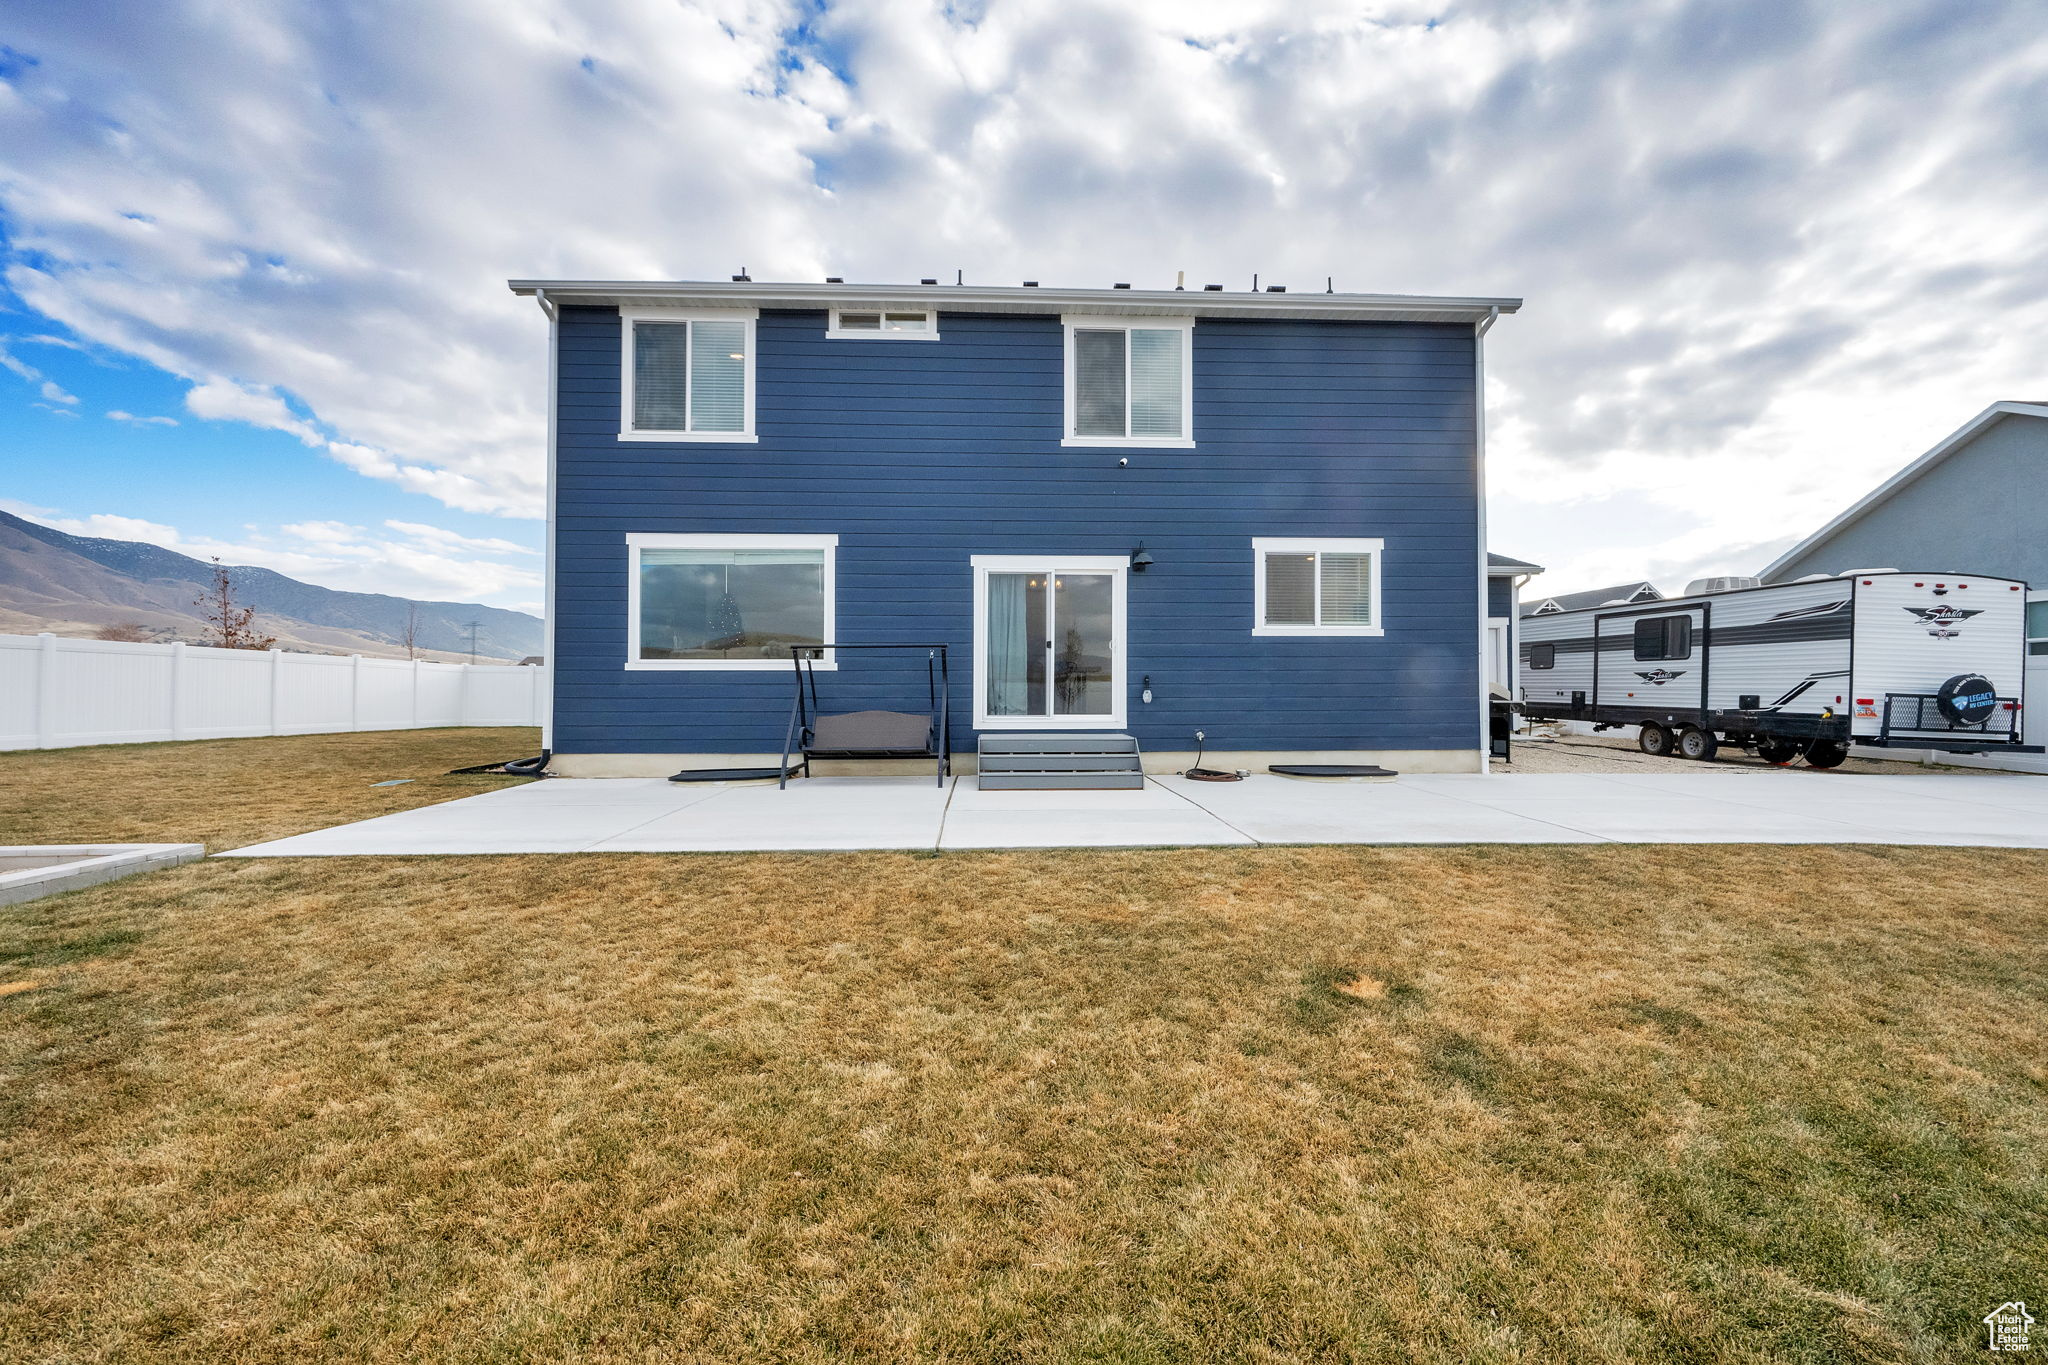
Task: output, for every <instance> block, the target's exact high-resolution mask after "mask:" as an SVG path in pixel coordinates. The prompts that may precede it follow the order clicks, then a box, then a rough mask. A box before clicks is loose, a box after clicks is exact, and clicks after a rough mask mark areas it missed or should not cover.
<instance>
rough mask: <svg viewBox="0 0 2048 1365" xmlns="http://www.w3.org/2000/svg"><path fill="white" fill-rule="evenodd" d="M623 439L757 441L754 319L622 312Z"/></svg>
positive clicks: (742, 314) (748, 315)
mask: <svg viewBox="0 0 2048 1365" xmlns="http://www.w3.org/2000/svg"><path fill="white" fill-rule="evenodd" d="M619 321H620V330H621V331H622V332H623V334H624V335H623V338H622V340H623V342H624V354H623V356H622V357H621V359H620V384H619V391H620V400H621V401H620V409H621V411H620V425H619V435H620V437H621V438H623V439H625V440H638V441H752V440H754V439H755V436H754V314H753V313H752V312H751V311H742V310H737V309H734V310H728V311H722V312H703V313H686V312H682V311H679V310H676V309H657V308H644V309H641V308H622V309H620V310H619Z"/></svg>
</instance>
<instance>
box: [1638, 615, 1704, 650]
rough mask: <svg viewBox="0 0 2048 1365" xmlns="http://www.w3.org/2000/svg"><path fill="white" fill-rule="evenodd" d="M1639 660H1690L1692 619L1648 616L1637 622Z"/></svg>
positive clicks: (1687, 617) (1686, 617)
mask: <svg viewBox="0 0 2048 1365" xmlns="http://www.w3.org/2000/svg"><path fill="white" fill-rule="evenodd" d="M1636 657H1637V658H1638V659H1690V658H1691V657H1692V617H1690V616H1646V617H1644V618H1643V619H1642V620H1640V621H1637V622H1636Z"/></svg>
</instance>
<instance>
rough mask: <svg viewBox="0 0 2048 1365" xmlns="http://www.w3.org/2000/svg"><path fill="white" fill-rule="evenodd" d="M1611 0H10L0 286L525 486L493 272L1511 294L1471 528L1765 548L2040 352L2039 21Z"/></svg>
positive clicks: (532, 345)
mask: <svg viewBox="0 0 2048 1365" xmlns="http://www.w3.org/2000/svg"><path fill="white" fill-rule="evenodd" d="M1620 13H1621V12H1620V11H1617V10H1616V9H1614V8H1613V7H1611V6H1610V5H1606V4H1602V3H1598V2H1597V0H1560V2H1559V3H1555V4H1550V5H1544V6H1531V5H1523V4H1511V3H1508V2H1507V0H1471V2H1470V3H1464V4H1460V5H1455V6H1443V5H1440V4H1430V5H1423V4H1420V3H1409V0H1389V2H1387V3H1379V4H1375V5H1372V6H1370V7H1369V8H1362V7H1360V6H1358V5H1356V4H1354V3H1352V2H1351V0H1232V2H1231V3H1227V4H1226V3H1223V0H1114V2H1112V0H1070V3H1065V4H1061V5H1057V6H1033V5H1008V6H1000V5H996V6H988V5H973V4H954V5H944V6H940V5H931V6H915V5H903V4H895V3H888V2H887V0H843V2H842V3H837V4H834V5H831V6H829V7H825V8H823V9H822V11H819V10H816V9H814V7H813V6H812V5H810V4H808V3H799V0H699V3H694V4H673V5H672V4H657V3H653V0H645V2H644V3H628V4H624V5H620V6H615V7H606V8H605V10H604V11H603V17H602V18H599V17H595V15H596V12H594V11H591V10H588V9H586V8H583V7H576V6H571V5H568V4H566V3H563V2H562V0H508V2H507V3H496V2H495V0H491V2H487V0H455V2H454V3H450V4H446V5H437V6H431V7H420V8H418V9H416V10H415V11H409V12H408V19H407V22H406V23H405V24H403V25H391V24H389V23H386V22H383V21H381V20H379V19H378V18H376V17H374V16H373V15H371V14H369V13H368V12H364V13H362V14H357V13H356V12H354V11H350V10H348V9H346V8H343V9H341V10H334V9H331V8H326V7H319V8H315V7H307V6H296V7H295V6H289V5H287V6H281V7H274V8H260V9H252V8H250V7H246V6H219V5H215V4H211V3H206V2H205V0H156V2H155V3H149V4H144V3H141V0H130V3H128V4H126V5H122V6H117V7H115V9H114V10H113V11H111V12H107V13H98V12H95V13H92V14H86V12H85V11H81V10H79V9H77V8H76V7H44V8H40V9H38V8H34V7H31V8H29V9H26V10H24V11H22V12H21V13H20V14H17V15H15V16H13V18H14V29H15V30H17V32H16V33H15V34H12V35H11V36H10V43H11V44H12V45H13V46H15V47H16V48H18V49H20V50H23V51H27V52H30V53H32V54H33V55H34V56H36V57H37V58H38V59H39V62H40V64H39V65H37V66H35V67H33V68H28V69H25V70H24V71H23V72H22V73H21V74H19V75H18V76H17V77H15V78H14V83H13V85H12V86H11V87H5V88H6V89H8V90H9V95H8V97H7V98H6V99H0V201H4V206H5V208H6V210H7V213H8V221H9V230H10V234H11V236H12V240H13V241H14V243H15V245H16V247H17V248H18V250H19V251H20V252H21V253H23V254H21V255H19V256H18V257H17V259H16V260H15V262H14V264H13V266H12V267H11V269H10V270H9V272H8V276H7V278H8V281H9V283H10V284H11V285H12V286H13V287H14V288H15V289H16V290H17V291H18V292H19V293H20V295H21V296H22V298H23V299H24V300H25V301H26V302H27V303H29V304H30V305H31V306H33V307H34V308H36V309H38V310H40V311H41V312H43V313H44V314H46V315H48V316H49V317H52V318H54V319H57V320H59V321H61V322H63V323H64V324H66V325H67V326H68V327H70V328H71V329H73V330H74V331H75V332H76V333H77V334H78V335H79V336H81V337H83V338H85V339H86V340H87V341H89V342H91V343H94V344H97V345H104V346H108V347H112V348H115V349H118V350H121V351H126V352H129V353H132V354H135V355H138V356H141V357H142V358H144V359H146V360H148V361H150V362H151V363H153V364H156V365H159V366H162V367H163V368H165V369H168V370H170V371H172V372H174V373H176V374H179V375H182V376H185V377H186V378H187V379H189V380H190V381H191V382H192V384H193V385H194V387H193V390H192V394H191V396H190V397H189V398H188V400H187V406H188V408H189V410H190V411H191V412H192V413H193V414H194V415H196V416H201V417H205V418H208V419H211V420H234V421H242V422H250V423H254V424H256V425H259V426H264V427H268V428H272V429H275V430H278V431H281V432H285V433H287V434H289V435H291V436H293V437H294V438H295V439H297V440H299V441H301V442H304V443H305V444H306V445H307V446H308V447H309V448H310V449H315V450H319V451H321V452H323V453H324V454H325V455H327V456H328V457H329V458H332V459H335V460H337V461H340V462H341V463H343V464H344V465H346V466H347V467H349V468H351V469H354V470H356V471H357V472H359V473H362V474H364V475H365V476H367V477H371V478H376V479H381V480H387V481H390V482H391V483H393V484H394V485H396V486H398V487H400V488H403V489H407V490H410V491H414V492H419V493H423V494H427V495H429V496H432V497H435V498H438V499H440V500H441V501H443V502H444V503H446V504H448V505H449V506H452V507H456V508H460V509H462V510H465V511H483V512H497V513H505V514H512V515H533V514H535V513H536V512H537V511H538V509H539V505H540V498H541V479H542V469H543V464H542V458H541V455H542V452H541V443H542V440H543V431H544V413H543V412H542V411H541V408H542V404H543V401H544V378H543V374H544V371H543V362H544V356H543V354H542V351H543V345H544V343H543V324H542V321H541V319H540V316H539V313H538V310H536V309H534V308H533V307H532V305H531V304H530V303H523V302H519V301H515V300H513V299H511V298H510V297H509V296H507V295H506V294H505V292H504V289H503V281H504V279H505V278H506V277H508V276H564V277H608V276H622V277H639V278H678V277H680V278H689V277H708V278H722V277H723V276H724V275H726V274H727V273H730V272H731V271H732V270H735V269H737V268H738V267H739V266H740V265H742V264H745V265H749V266H751V267H752V270H753V273H754V275H755V277H756V278H761V279H768V278H801V279H815V278H819V277H821V276H823V275H825V274H828V273H829V274H843V275H847V276H849V277H853V278H866V279H916V278H918V277H920V276H924V275H938V276H940V277H942V278H943V277H945V276H946V275H947V274H948V273H949V272H950V271H951V270H952V269H954V268H960V269H964V270H965V272H966V274H967V278H968V279H969V280H970V281H973V280H988V281H1000V282H1009V281H1015V280H1019V279H1024V278H1032V279H1044V280H1048V281H1054V280H1058V281H1069V282H1073V283H1082V284H1106V283H1109V282H1111V281H1113V280H1132V281H1134V282H1140V281H1142V282H1146V283H1162V282H1170V280H1171V278H1172V271H1174V270H1176V269H1183V268H1184V269H1186V270H1187V271H1188V272H1189V276H1190V279H1191V280H1200V281H1204V282H1207V281H1210V280H1214V281H1218V282H1224V283H1228V284H1231V285H1233V286H1241V285H1242V284H1243V283H1244V282H1247V281H1248V280H1249V279H1250V277H1251V275H1252V273H1253V272H1254V271H1257V272H1260V273H1261V275H1262V277H1263V278H1264V279H1265V280H1268V281H1274V282H1281V283H1287V284H1291V285H1293V286H1294V287H1295V288H1297V289H1299V288H1304V287H1309V288H1312V287H1315V286H1316V285H1320V284H1321V283H1322V282H1323V280H1324V278H1325V277H1326V276H1334V277H1335V280H1336V283H1337V286H1338V287H1339V288H1341V289H1377V290H1388V291H1400V292H1444V293H1461V294H1473V293H1506V294H1522V295H1525V296H1526V297H1527V299H1528V306H1527V308H1526V310H1525V312H1524V313H1523V314H1522V315H1521V316H1518V317H1514V318H1510V319H1506V320H1505V321H1503V322H1502V324H1501V325H1500V326H1499V327H1497V328H1495V329H1494V331H1493V333H1492V336H1491V337H1490V338H1489V342H1488V366H1489V376H1490V378H1491V380H1492V381H1493V383H1494V387H1493V390H1492V393H1493V399H1494V403H1493V411H1492V413H1491V419H1490V423H1489V447H1490V448H1489V460H1488V467H1489V476H1490V478H1491V480H1492V483H1493V486H1494V488H1495V489H1496V490H1497V492H1498V493H1499V498H1498V500H1497V504H1496V507H1495V509H1494V512H1493V516H1492V524H1493V528H1494V540H1495V544H1496V547H1497V548H1499V549H1501V550H1504V551H1507V552H1509V553H1514V554H1518V555H1524V556H1528V557H1531V558H1534V559H1537V560H1539V561H1545V562H1548V563H1550V564H1551V565H1552V569H1553V573H1552V576H1551V577H1550V578H1548V579H1546V580H1544V581H1545V583H1546V586H1552V585H1554V587H1555V588H1556V589H1557V590H1560V591H1561V590H1565V589H1568V588H1570V587H1573V586H1576V585H1578V583H1579V582H1580V581H1582V580H1584V579H1586V578H1588V577H1589V576H1592V577H1597V576H1600V575H1608V576H1609V577H1610V578H1626V577H1631V576H1634V575H1635V574H1637V573H1640V572H1645V571H1647V568H1646V566H1647V565H1649V564H1651V563H1665V562H1669V563H1671V564H1672V565H1673V572H1678V571H1681V570H1683V569H1687V568H1688V567H1698V568H1701V569H1746V568H1754V567H1756V565H1757V563H1759V562H1760V560H1759V559H1758V558H1757V555H1758V550H1757V547H1758V546H1763V545H1770V544H1776V543H1780V542H1782V540H1783V539H1784V538H1786V537H1789V536H1792V535H1795V534H1797V533H1799V532H1801V531H1804V530H1807V529H1810V528H1811V527H1813V526H1814V525H1816V524H1818V522H1819V521H1821V520H1822V519H1824V518H1825V517H1827V516H1828V515H1831V514H1832V513H1833V512H1834V511H1836V510H1839V508H1840V506H1842V505H1843V504H1845V503H1846V502H1848V501H1850V500H1851V499H1852V498H1853V497H1854V496H1856V494H1857V493H1859V492H1860V491H1862V490H1863V489H1864V488H1866V487H1868V486H1869V485H1871V484H1873V483H1875V482H1876V481H1877V480H1878V479H1879V478H1881V477H1882V476H1883V475H1885V474H1886V473H1888V472H1890V470H1892V469H1893V468H1895V467H1897V466H1898V465H1900V464H1902V463H1904V462H1905V461H1906V460H1907V459H1909V458H1910V457H1911V456H1913V455H1914V454H1916V453H1918V451H1920V450H1921V449H1924V448H1925V447H1926V446H1928V445H1931V444H1932V443H1933V442H1934V441H1935V440H1936V439H1937V438H1938V437H1939V436H1941V435H1942V434H1943V433H1945V432H1947V431H1948V430H1950V429H1952V428H1953V427H1955V426H1957V425H1958V424H1960V423H1961V422H1962V421H1963V420H1964V419H1966V418H1967V417H1968V416H1970V415H1971V414H1972V413H1974V412H1976V411H1978V410H1979V409H1981V408H1982V407H1983V406H1985V404H1986V403H1988V402H1990V401H1992V400H1994V399H1997V398H2006V397H2025V396H2030V394H2032V392H2033V391H2034V390H2035V389H2036V388H2038V376H2039V375H2040V374H2041V373H2042V372H2043V370H2044V367H2048V256H2043V254H2042V253H2041V252H2040V250H2039V246H2038V244H2039V243H2040V242H2041V241H2042V240H2048V192H2044V191H2048V36H2044V33H2043V31H2042V30H2041V28H2040V26H2039V24H2038V15H2037V14H2036V13H2035V11H2034V9H2033V7H2030V6H2025V5H2018V4H1998V3H1994V4H1990V5H1984V6H1956V5H1941V4H1931V3H1923V0H1873V2H1872V3H1867V4H1861V5H1855V6H1822V5H1818V4H1814V3H1810V2H1808V0H1640V2H1639V3H1636V4H1632V5H1630V6H1628V7H1627V8H1626V21H1625V22H1623V21H1621V18H1620ZM81 15H84V16H85V17H81ZM799 25H802V26H803V27H802V36H796V35H797V34H798V30H799ZM835 70H836V71H837V72H839V73H840V74H842V75H844V76H846V77H849V78H850V80H842V79H840V78H839V75H835V74H834V71H835ZM0 363H4V362H0ZM18 363H19V362H16V364H18ZM9 368H11V369H12V368H14V365H9ZM15 372H16V373H17V374H20V373H21V372H20V370H19V369H16V371H15ZM37 377H38V378H40V376H37ZM1731 488H1735V489H1742V488H1757V489H1765V490H1768V492H1767V495H1765V496H1752V497H1731V496H1729V495H1728V490H1729V489H1731ZM1650 528H1655V529H1654V532H1653V531H1652V530H1651V529H1650ZM385 529H386V530H387V531H397V532H398V534H399V536H400V537H401V538H402V540H403V543H406V544H410V545H413V546H415V547H416V548H418V549H420V550H421V552H426V550H427V549H428V548H429V547H428V543H427V542H423V541H421V540H420V539H419V538H418V537H416V536H413V535H412V533H410V532H406V531H402V530H399V528H395V527H387V528H385ZM454 548H458V549H459V548H467V547H459V546H458V547H454ZM1766 557H1767V556H1766ZM1680 561H1683V563H1682V564H1681V563H1680ZM1623 565H1627V566H1632V567H1626V568H1624V567H1622V566H1623ZM1617 570H1618V571H1617Z"/></svg>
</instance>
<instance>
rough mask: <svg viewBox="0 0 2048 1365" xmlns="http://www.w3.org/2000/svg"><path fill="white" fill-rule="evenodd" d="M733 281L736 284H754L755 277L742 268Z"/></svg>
mask: <svg viewBox="0 0 2048 1365" xmlns="http://www.w3.org/2000/svg"><path fill="white" fill-rule="evenodd" d="M732 282H733V283H734V284H752V283H753V282H754V277H753V276H752V275H749V274H747V273H746V272H745V271H744V270H742V271H741V272H740V273H739V274H737V275H735V276H733V277H732Z"/></svg>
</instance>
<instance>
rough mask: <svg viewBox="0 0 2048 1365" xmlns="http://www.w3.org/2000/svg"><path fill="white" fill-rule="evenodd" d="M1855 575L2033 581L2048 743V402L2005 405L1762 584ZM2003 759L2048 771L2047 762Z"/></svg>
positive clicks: (1864, 500)
mask: <svg viewBox="0 0 2048 1365" xmlns="http://www.w3.org/2000/svg"><path fill="white" fill-rule="evenodd" d="M1852 569H1904V570H1905V571H1907V572H1908V573H1912V572H1918V571H1922V570H1924V571H1926V572H1928V573H1979V574H1991V575H1995V576H1997V577H2000V578H2017V579H2021V580H2023V581H2024V582H2025V583H2026V584H2027V585H2028V588H2029V591H2028V593H2027V635H2028V637H2029V639H2028V642H2027V653H2028V660H2027V666H2026V687H2027V701H2028V708H2027V742H2028V743H2030V744H2044V743H2048V401H2043V402H2016V401H2010V400H2009V401H2006V402H2002V403H1993V404H1992V405H1991V406H1990V407H1988V408H1986V409H1984V411H1982V412H1980V413H1978V414H1977V415H1976V416H1975V417H1972V418H1971V419H1970V420H1969V421H1968V422H1965V423H1964V424H1963V425H1962V426H1961V427H1960V428H1958V429H1957V430H1955V431H1953V432H1951V433H1949V435H1948V436H1947V437H1945V438H1944V439H1943V440H1942V441H1941V442H1940V443H1939V444H1937V445H1936V446H1935V447H1934V448H1933V449H1932V450H1929V451H1928V452H1927V453H1926V454H1924V455H1922V456H1920V457H1919V458H1918V459H1916V460H1914V461H1913V462H1912V463H1911V464H1909V465H1907V466H1906V467H1905V468H1904V469H1901V470H1900V471H1899V472H1898V473H1896V474H1894V475H1892V476H1891V477H1890V478H1889V479H1886V480H1885V481H1884V482H1883V483H1881V484H1879V485H1878V486H1877V487H1876V488H1873V489H1872V490H1871V491H1870V492H1868V493H1866V494H1864V495H1863V497H1861V498H1859V499H1858V500H1857V501H1856V502H1855V503H1854V505H1852V506H1851V507H1850V508H1849V509H1848V510H1847V511H1845V512H1843V513H1842V514H1841V515H1840V516H1838V517H1836V518H1835V519H1834V520H1832V521H1830V522H1828V523H1827V524H1826V525H1825V526H1822V527H1821V528H1820V529H1819V530H1817V531H1815V532H1814V533H1813V534H1812V535H1810V536H1808V537H1806V539H1804V540H1802V541H1800V542H1799V543H1798V544H1797V545H1794V546H1793V547H1792V548H1791V549H1789V550H1787V551H1785V553H1784V554H1782V555H1779V556H1778V557H1777V559H1775V560H1773V561H1772V562H1771V563H1770V564H1769V565H1768V566H1766V567H1765V568H1764V570H1763V571H1762V573H1761V574H1760V575H1759V577H1761V578H1762V579H1763V580H1764V582H1766V583H1789V582H1792V581H1793V580H1794V579H1799V578H1804V577H1806V576H1807V575H1809V574H1839V573H1847V572H1849V571H1850V570H1852ZM2003 762H2004V765H2005V766H2020V767H2026V768H2029V769H2030V770H2036V769H2043V768H2048V765H2044V764H2042V763H2041V761H2040V760H2039V759H2038V758H2037V759H2033V760H2022V759H2008V760H2004V761H2003Z"/></svg>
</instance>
